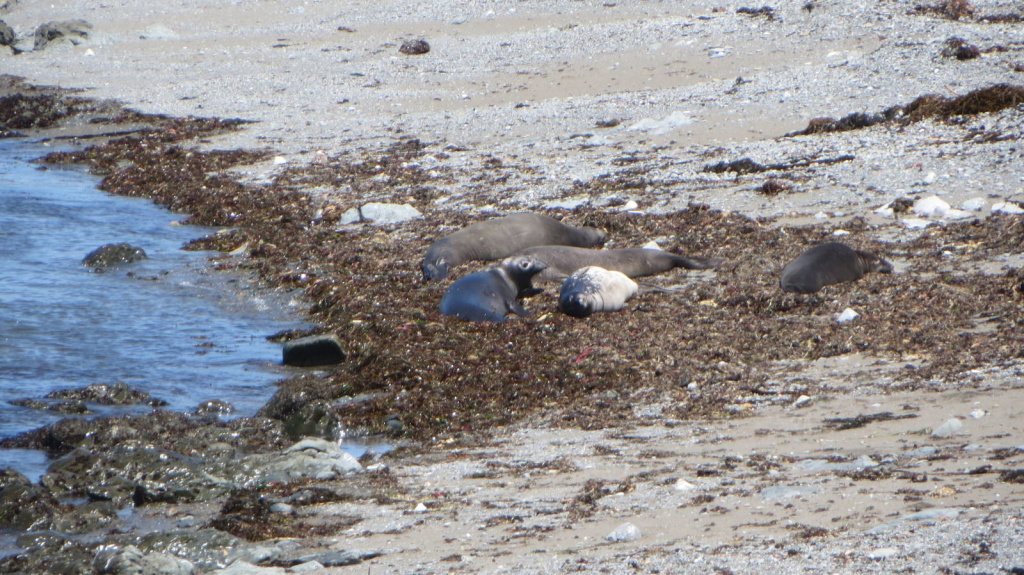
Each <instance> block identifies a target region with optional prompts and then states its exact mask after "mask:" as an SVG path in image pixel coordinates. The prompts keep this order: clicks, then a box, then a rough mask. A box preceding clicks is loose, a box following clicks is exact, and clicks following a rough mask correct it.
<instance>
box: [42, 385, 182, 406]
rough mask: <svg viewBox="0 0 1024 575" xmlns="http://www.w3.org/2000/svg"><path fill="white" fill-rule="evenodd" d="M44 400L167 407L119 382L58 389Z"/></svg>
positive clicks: (165, 403) (163, 402)
mask: <svg viewBox="0 0 1024 575" xmlns="http://www.w3.org/2000/svg"><path fill="white" fill-rule="evenodd" d="M46 399H67V400H75V401H89V402H92V403H98V404H100V405H139V404H146V405H148V406H150V407H164V406H166V405H167V402H166V401H164V400H162V399H154V398H153V396H151V395H150V394H148V393H146V392H145V391H138V390H135V389H132V388H130V387H128V384H126V383H124V382H120V381H119V382H117V383H115V384H114V385H108V384H106V383H96V384H93V385H90V386H88V387H82V388H78V389H60V390H57V391H53V392H50V393H48V394H46Z"/></svg>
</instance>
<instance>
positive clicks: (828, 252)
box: [779, 242, 892, 294]
mask: <svg viewBox="0 0 1024 575" xmlns="http://www.w3.org/2000/svg"><path fill="white" fill-rule="evenodd" d="M872 272H875V273H882V274H888V273H892V264H891V263H889V262H887V261H885V260H884V259H882V258H880V257H878V256H876V255H875V254H873V253H871V252H865V251H861V250H855V249H853V248H851V247H850V246H848V245H846V244H844V243H840V242H829V243H825V244H821V245H817V246H814V247H813V248H810V249H809V250H807V251H805V252H804V253H802V254H800V255H799V256H797V258H796V259H795V260H793V261H792V262H790V263H789V265H787V266H786V267H785V269H783V270H782V279H781V281H780V282H779V284H780V285H781V286H782V291H787V292H796V293H804V294H807V293H815V292H817V291H818V290H820V289H821V288H823V287H825V286H827V285H832V284H837V283H841V282H852V281H856V280H859V279H860V278H862V277H864V274H867V273H872Z"/></svg>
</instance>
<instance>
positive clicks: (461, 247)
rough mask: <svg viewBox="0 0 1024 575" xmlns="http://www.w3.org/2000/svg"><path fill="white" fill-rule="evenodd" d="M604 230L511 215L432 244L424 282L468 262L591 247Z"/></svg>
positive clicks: (601, 238) (536, 216) (541, 217)
mask: <svg viewBox="0 0 1024 575" xmlns="http://www.w3.org/2000/svg"><path fill="white" fill-rule="evenodd" d="M606 236H607V234H606V233H605V232H604V230H599V229H597V228H590V227H580V228H577V227H574V226H570V225H568V224H563V223H562V222H560V221H558V220H556V219H554V218H550V217H548V216H544V215H541V214H532V213H522V214H512V215H510V216H505V217H502V218H494V219H490V220H487V221H483V222H478V223H475V224H473V225H470V226H467V227H465V228H463V229H461V230H459V231H457V232H455V233H453V234H450V235H448V236H445V237H443V238H441V239H439V240H437V241H436V242H434V243H433V244H432V245H431V246H430V248H429V249H427V254H426V255H425V256H424V257H423V264H422V268H423V279H426V280H433V279H442V278H445V277H448V269H449V268H451V267H452V266H457V265H459V264H461V263H463V262H468V261H471V260H497V259H501V258H504V257H507V256H510V255H512V254H514V253H515V252H517V251H519V250H521V249H524V248H529V247H532V246H543V245H565V246H578V247H586V248H589V247H592V246H596V245H600V244H602V243H603V242H604V239H605V237H606Z"/></svg>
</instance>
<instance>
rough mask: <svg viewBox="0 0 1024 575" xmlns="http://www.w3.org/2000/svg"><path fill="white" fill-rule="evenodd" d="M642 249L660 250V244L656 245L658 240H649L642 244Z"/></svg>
mask: <svg viewBox="0 0 1024 575" xmlns="http://www.w3.org/2000/svg"><path fill="white" fill-rule="evenodd" d="M644 249H645V250H659V251H660V250H661V246H659V245H658V242H656V241H654V240H651V241H649V242H647V243H646V244H644Z"/></svg>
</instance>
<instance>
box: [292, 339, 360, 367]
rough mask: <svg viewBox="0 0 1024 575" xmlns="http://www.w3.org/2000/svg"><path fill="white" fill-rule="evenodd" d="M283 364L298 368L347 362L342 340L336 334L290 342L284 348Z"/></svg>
mask: <svg viewBox="0 0 1024 575" xmlns="http://www.w3.org/2000/svg"><path fill="white" fill-rule="evenodd" d="M282 356H283V363H284V364H285V365H292V366H296V367H314V366H318V365H334V364H337V363H341V362H342V361H345V356H346V354H345V350H344V349H342V345H341V340H340V339H339V338H338V336H336V335H334V334H322V335H311V336H308V337H303V338H299V339H295V340H292V341H289V342H287V343H285V344H284V347H283V348H282Z"/></svg>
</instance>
